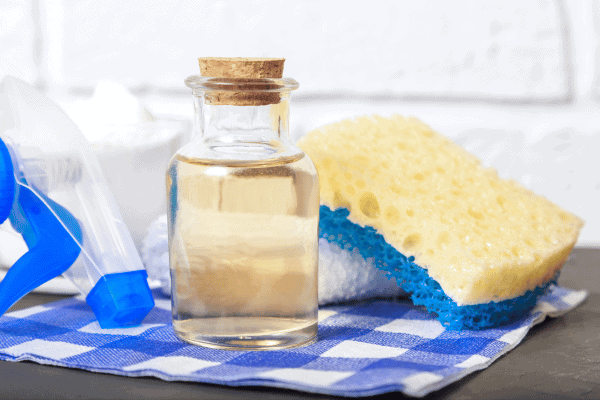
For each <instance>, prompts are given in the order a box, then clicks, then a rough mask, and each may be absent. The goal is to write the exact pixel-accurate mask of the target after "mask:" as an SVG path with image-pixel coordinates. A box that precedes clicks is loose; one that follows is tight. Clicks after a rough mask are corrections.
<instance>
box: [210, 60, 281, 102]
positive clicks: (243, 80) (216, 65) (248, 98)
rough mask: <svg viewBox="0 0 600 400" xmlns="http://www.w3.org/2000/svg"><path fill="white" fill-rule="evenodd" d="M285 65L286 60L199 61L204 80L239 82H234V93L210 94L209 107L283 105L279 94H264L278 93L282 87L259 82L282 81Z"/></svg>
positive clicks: (220, 92)
mask: <svg viewBox="0 0 600 400" xmlns="http://www.w3.org/2000/svg"><path fill="white" fill-rule="evenodd" d="M284 62H285V58H252V57H250V58H242V57H231V58H226V57H201V58H198V63H199V65H200V74H201V75H202V76H205V77H214V78H232V79H234V80H235V81H233V82H232V85H231V90H230V91H214V92H207V93H206V97H205V101H206V103H207V104H216V105H236V106H261V105H268V104H277V103H279V100H280V98H281V96H280V94H279V92H266V91H260V90H261V89H262V90H266V89H274V88H277V87H281V85H279V86H278V85H277V83H270V84H269V83H267V82H262V83H260V84H256V83H257V82H256V79H265V78H267V79H281V78H282V76H283V63H284ZM252 89H254V90H252ZM238 90H239V91H238Z"/></svg>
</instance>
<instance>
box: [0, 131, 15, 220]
mask: <svg viewBox="0 0 600 400" xmlns="http://www.w3.org/2000/svg"><path fill="white" fill-rule="evenodd" d="M14 200H15V177H14V168H13V163H12V159H11V157H10V153H9V151H8V148H7V147H6V145H5V144H4V142H3V141H2V139H0V224H1V223H3V222H4V221H6V219H7V218H8V216H9V215H10V210H11V208H12V204H13V201H14Z"/></svg>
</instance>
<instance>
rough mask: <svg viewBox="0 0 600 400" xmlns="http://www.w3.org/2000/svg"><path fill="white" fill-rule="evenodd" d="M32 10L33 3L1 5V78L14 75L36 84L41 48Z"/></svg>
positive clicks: (8, 0) (16, 1)
mask: <svg viewBox="0 0 600 400" xmlns="http://www.w3.org/2000/svg"><path fill="white" fill-rule="evenodd" d="M32 8H33V6H32V4H31V2H29V1H19V0H2V1H1V2H0V78H2V77H3V76H5V75H13V76H17V77H20V78H21V79H24V80H26V81H28V82H30V83H35V81H36V79H37V77H38V69H37V65H36V61H37V60H38V59H39V54H36V50H37V51H38V52H39V51H40V45H39V43H36V42H35V34H36V25H35V22H36V21H34V15H33V12H32Z"/></svg>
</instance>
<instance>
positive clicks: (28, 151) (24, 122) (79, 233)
mask: <svg viewBox="0 0 600 400" xmlns="http://www.w3.org/2000/svg"><path fill="white" fill-rule="evenodd" d="M3 125H4V127H5V129H2V126H3ZM7 128H8V129H7ZM7 218H8V219H9V220H10V223H11V225H12V227H13V228H14V229H15V230H16V231H17V232H18V233H19V234H21V235H22V236H23V239H24V240H25V243H26V244H27V247H28V248H29V251H28V252H27V253H26V254H25V255H23V256H22V257H21V258H20V259H19V260H17V262H16V263H15V264H14V265H13V266H12V267H11V268H10V269H9V271H8V272H7V274H6V276H5V277H4V279H3V280H2V282H0V315H1V314H2V313H4V312H5V311H6V310H7V309H8V308H9V307H10V306H11V305H12V304H14V303H15V302H16V301H17V300H19V299H20V298H21V297H22V296H24V295H25V294H27V293H28V292H30V291H31V290H33V289H35V288H36V287H38V286H39V285H41V284H43V283H45V282H47V281H48V280H50V279H52V278H54V277H56V276H58V275H60V274H63V275H65V276H66V277H67V278H69V279H70V280H71V281H72V282H73V283H74V284H75V286H77V287H78V289H79V290H80V292H81V293H82V294H84V295H85V296H86V300H87V302H88V304H89V305H90V306H91V307H92V309H93V311H94V313H95V314H96V317H97V318H98V322H99V323H100V326H101V327H103V328H113V327H126V326H132V325H137V324H139V323H140V322H141V321H142V319H143V318H144V317H145V316H146V314H147V313H148V312H149V311H150V309H152V307H153V306H154V301H153V299H152V295H151V293H150V289H149V287H148V283H147V280H146V278H147V274H146V271H145V270H144V269H143V266H142V263H141V260H140V258H139V255H138V253H137V250H136V249H135V246H134V244H133V241H132V239H131V236H130V234H129V231H128V230H127V228H126V227H125V224H124V223H123V220H122V218H121V216H120V213H119V212H118V209H117V206H116V203H115V201H114V198H113V197H112V194H111V193H110V191H109V189H108V186H107V185H106V182H105V181H104V177H103V176H102V173H101V171H100V167H99V165H98V162H97V160H96V158H95V155H94V154H93V153H92V151H91V149H89V145H88V143H87V141H85V139H84V138H83V136H82V135H81V133H80V132H79V131H78V129H77V128H76V127H75V126H74V125H73V123H72V122H71V121H70V120H69V119H68V118H67V117H66V116H65V115H64V114H63V113H62V111H61V110H60V109H59V108H58V107H56V106H55V105H54V104H53V103H51V102H50V101H49V100H48V99H46V98H45V97H43V96H42V95H40V94H39V93H37V91H35V89H33V88H32V87H30V86H29V85H27V84H25V83H23V82H21V81H18V80H16V79H14V78H5V79H4V81H3V82H2V83H1V84H0V223H2V222H4V221H5V220H6V219H7ZM0 251H2V248H1V244H0Z"/></svg>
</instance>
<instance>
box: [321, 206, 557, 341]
mask: <svg viewBox="0 0 600 400" xmlns="http://www.w3.org/2000/svg"><path fill="white" fill-rule="evenodd" d="M349 214H350V212H349V211H348V210H347V209H345V208H338V209H337V210H335V211H333V210H331V209H330V208H329V207H327V206H325V205H322V206H321V209H320V221H319V235H320V237H321V238H323V239H325V240H327V241H329V242H331V243H336V244H337V245H338V246H339V247H341V248H342V249H346V250H349V251H351V250H352V249H355V248H356V249H358V251H359V252H360V254H361V256H362V257H363V258H365V259H367V258H373V259H374V261H375V262H374V264H375V266H376V267H377V268H379V269H381V270H382V271H385V273H386V274H387V276H389V277H394V278H396V281H397V282H398V283H399V284H400V285H401V286H402V289H404V290H405V291H406V292H408V293H410V296H411V300H412V301H413V303H414V304H416V305H422V306H425V308H427V310H428V311H429V312H433V313H436V314H437V316H438V319H439V321H440V322H441V323H442V324H443V325H444V326H445V327H446V328H448V329H452V330H462V329H472V330H479V329H485V328H491V327H496V326H500V325H505V324H508V323H510V322H512V321H514V320H516V319H517V318H519V317H521V316H523V315H524V314H526V313H528V312H529V311H530V310H531V309H532V308H533V307H534V306H535V304H536V302H537V299H538V298H539V297H540V296H541V295H542V294H544V293H545V292H546V290H547V289H548V287H549V286H550V285H551V284H552V283H554V282H555V280H556V277H555V278H554V279H552V280H550V281H548V282H545V283H544V284H542V285H540V286H538V287H537V288H535V289H534V290H532V291H528V292H527V293H525V294H524V295H522V296H519V297H516V298H513V299H509V300H504V301H500V302H489V303H484V304H477V305H464V306H459V305H458V304H456V302H454V301H453V300H452V299H451V298H450V297H448V296H447V295H446V294H445V293H444V291H443V289H442V288H441V286H440V285H439V284H438V283H437V282H436V281H435V280H434V279H432V278H431V277H430V276H429V274H428V273H427V270H426V269H424V268H422V267H420V266H418V265H417V264H415V263H414V262H413V261H414V257H406V256H404V255H403V254H401V253H400V252H398V251H397V250H396V249H395V248H394V247H392V246H391V245H390V244H389V243H387V242H386V241H385V239H384V238H383V236H382V235H380V234H379V233H377V231H376V230H375V229H374V228H372V227H369V226H366V227H361V226H360V225H357V224H355V223H353V222H351V221H350V220H349V219H348V215H349Z"/></svg>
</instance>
